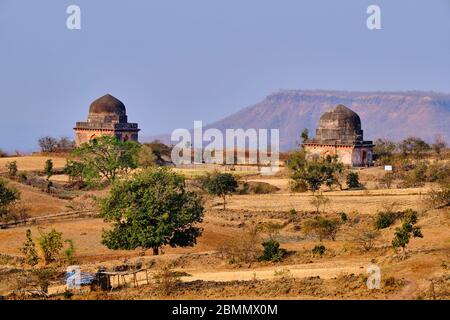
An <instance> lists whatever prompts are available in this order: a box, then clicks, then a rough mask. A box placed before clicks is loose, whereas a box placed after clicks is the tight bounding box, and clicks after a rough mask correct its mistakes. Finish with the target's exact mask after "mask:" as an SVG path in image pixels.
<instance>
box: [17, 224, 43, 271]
mask: <svg viewBox="0 0 450 320" xmlns="http://www.w3.org/2000/svg"><path fill="white" fill-rule="evenodd" d="M26 237H27V240H26V241H25V242H24V244H23V246H22V248H21V251H22V253H23V255H24V256H25V262H26V264H28V265H29V266H31V267H34V266H35V265H37V264H38V262H39V256H38V253H37V251H36V244H35V243H34V241H33V239H32V238H31V230H30V229H28V230H27V233H26Z"/></svg>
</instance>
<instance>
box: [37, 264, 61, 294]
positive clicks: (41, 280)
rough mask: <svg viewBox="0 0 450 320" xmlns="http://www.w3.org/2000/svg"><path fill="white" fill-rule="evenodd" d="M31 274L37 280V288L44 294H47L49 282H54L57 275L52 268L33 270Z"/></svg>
mask: <svg viewBox="0 0 450 320" xmlns="http://www.w3.org/2000/svg"><path fill="white" fill-rule="evenodd" d="M32 273H33V275H34V276H35V277H36V278H37V280H38V285H39V287H40V288H41V290H42V291H43V292H45V293H47V292H48V287H49V286H50V282H51V281H52V280H54V279H55V277H56V275H57V272H56V270H55V269H54V268H48V267H47V268H38V269H33V271H32Z"/></svg>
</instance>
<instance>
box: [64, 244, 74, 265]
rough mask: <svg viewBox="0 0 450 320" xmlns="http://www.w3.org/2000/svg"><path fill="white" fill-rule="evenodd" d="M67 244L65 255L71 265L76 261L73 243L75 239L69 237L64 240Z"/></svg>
mask: <svg viewBox="0 0 450 320" xmlns="http://www.w3.org/2000/svg"><path fill="white" fill-rule="evenodd" d="M64 242H65V243H66V244H67V248H65V249H64V251H63V253H64V257H65V259H66V261H67V263H68V264H69V265H72V264H74V263H75V246H74V244H73V241H72V240H70V239H67V240H65V241H64Z"/></svg>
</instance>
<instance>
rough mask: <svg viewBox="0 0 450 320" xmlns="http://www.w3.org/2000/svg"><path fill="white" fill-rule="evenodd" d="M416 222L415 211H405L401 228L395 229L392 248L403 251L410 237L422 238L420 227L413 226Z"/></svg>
mask: <svg viewBox="0 0 450 320" xmlns="http://www.w3.org/2000/svg"><path fill="white" fill-rule="evenodd" d="M417 220H418V219H417V212H416V211H414V210H412V209H408V210H405V212H404V217H403V220H402V226H401V227H400V228H397V229H395V234H394V239H393V240H392V246H393V247H394V248H395V249H397V248H402V249H403V251H404V250H405V247H406V245H407V244H408V243H409V240H410V238H411V236H413V237H414V238H423V235H422V231H421V229H420V227H417V226H415V224H416V223H417Z"/></svg>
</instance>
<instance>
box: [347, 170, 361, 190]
mask: <svg viewBox="0 0 450 320" xmlns="http://www.w3.org/2000/svg"><path fill="white" fill-rule="evenodd" d="M347 186H348V187H349V189H358V188H361V183H360V182H359V174H358V173H357V172H350V173H349V174H348V175H347Z"/></svg>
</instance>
